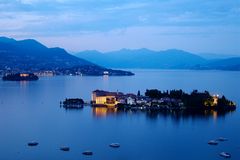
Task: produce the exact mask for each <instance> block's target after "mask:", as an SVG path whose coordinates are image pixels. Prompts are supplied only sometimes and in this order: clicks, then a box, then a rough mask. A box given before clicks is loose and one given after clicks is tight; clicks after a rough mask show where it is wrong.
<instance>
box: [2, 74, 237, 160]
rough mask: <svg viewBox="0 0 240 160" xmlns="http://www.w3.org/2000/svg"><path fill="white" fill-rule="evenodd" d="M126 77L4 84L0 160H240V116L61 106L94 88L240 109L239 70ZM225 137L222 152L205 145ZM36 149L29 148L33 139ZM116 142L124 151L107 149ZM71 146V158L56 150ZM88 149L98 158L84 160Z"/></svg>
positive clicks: (62, 78)
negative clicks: (187, 96)
mask: <svg viewBox="0 0 240 160" xmlns="http://www.w3.org/2000/svg"><path fill="white" fill-rule="evenodd" d="M132 71H133V72H134V73H135V74H136V75H135V76H129V77H107V76H103V77H80V76H56V77H40V80H39V81H35V82H9V81H0V129H1V130H0V142H1V150H0V159H2V160H32V159H35V160H43V159H52V160H53V159H62V160H79V159H92V160H103V159H106V160H107V159H111V160H123V159H124V160H133V159H138V160H159V159H168V160H179V159H185V160H193V159H194V160H202V159H212V160H214V159H216V160H218V159H222V158H221V157H220V156H219V155H218V154H219V153H220V152H222V151H226V152H229V153H231V154H232V158H231V159H233V160H239V159H240V138H239V137H238V136H239V135H240V111H239V109H238V108H237V110H236V111H235V112H231V113H229V114H226V115H225V116H219V115H217V114H216V113H215V114H213V115H211V116H187V117H183V116H174V114H171V115H168V114H151V113H145V112H116V111H115V110H106V109H104V108H91V107H90V106H86V107H85V108H83V109H81V110H65V109H64V108H60V105H59V103H60V101H62V100H64V99H65V98H67V97H68V98H74V97H79V98H83V99H84V100H86V101H89V100H90V99H91V92H92V91H93V90H95V89H103V90H108V91H121V92H124V93H135V94H136V93H137V91H138V90H140V91H141V93H142V94H144V92H145V90H146V89H155V88H156V89H160V90H170V89H183V90H184V91H186V92H191V91H192V90H193V89H197V90H199V91H204V90H208V91H210V93H212V94H216V93H218V94H220V95H221V94H224V95H225V96H226V97H227V98H229V99H230V100H233V101H234V102H236V103H237V104H240V87H239V82H240V72H230V71H187V70H180V71H177V70H132ZM220 136H223V137H226V138H228V139H229V140H228V141H226V142H221V143H219V144H218V145H217V146H210V145H208V144H207V142H208V141H209V140H211V139H216V138H218V137H220ZM32 140H36V141H38V142H39V145H38V146H36V147H28V146H27V143H28V142H29V141H32ZM112 142H118V143H120V144H121V147H120V148H118V149H114V148H110V147H109V146H108V145H109V144H110V143H112ZM63 145H67V146H69V147H70V151H69V152H63V151H60V150H59V147H60V146H63ZM85 150H91V151H93V156H91V157H86V156H84V155H82V152H83V151H85Z"/></svg>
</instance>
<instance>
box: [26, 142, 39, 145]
mask: <svg viewBox="0 0 240 160" xmlns="http://www.w3.org/2000/svg"><path fill="white" fill-rule="evenodd" d="M37 145H38V142H36V141H31V142H28V146H37Z"/></svg>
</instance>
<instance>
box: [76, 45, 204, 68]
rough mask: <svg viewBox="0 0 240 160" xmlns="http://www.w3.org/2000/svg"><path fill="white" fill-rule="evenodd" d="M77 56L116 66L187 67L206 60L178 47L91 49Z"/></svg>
mask: <svg viewBox="0 0 240 160" xmlns="http://www.w3.org/2000/svg"><path fill="white" fill-rule="evenodd" d="M76 56H77V57H80V58H84V59H86V60H89V61H91V62H93V63H97V64H99V65H102V66H105V67H114V68H160V69H187V68H190V67H192V66H196V65H200V64H202V63H205V62H206V60H205V59H204V58H202V57H200V56H198V55H195V54H192V53H189V52H186V51H182V50H176V49H170V50H165V51H152V50H148V49H144V48H143V49H137V50H129V49H122V50H119V51H113V52H107V53H101V52H98V51H94V50H89V51H83V52H80V53H78V54H76Z"/></svg>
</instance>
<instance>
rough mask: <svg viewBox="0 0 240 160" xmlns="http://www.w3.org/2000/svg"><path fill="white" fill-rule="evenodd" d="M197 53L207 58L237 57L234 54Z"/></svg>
mask: <svg viewBox="0 0 240 160" xmlns="http://www.w3.org/2000/svg"><path fill="white" fill-rule="evenodd" d="M197 55H199V56H200V57H203V58H204V59H207V60H216V59H227V58H232V57H237V55H236V54H216V53H199V54H197Z"/></svg>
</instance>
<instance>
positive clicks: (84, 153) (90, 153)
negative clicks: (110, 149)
mask: <svg viewBox="0 0 240 160" xmlns="http://www.w3.org/2000/svg"><path fill="white" fill-rule="evenodd" d="M82 154H83V155H87V156H91V155H93V152H92V151H84V152H83V153H82Z"/></svg>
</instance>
